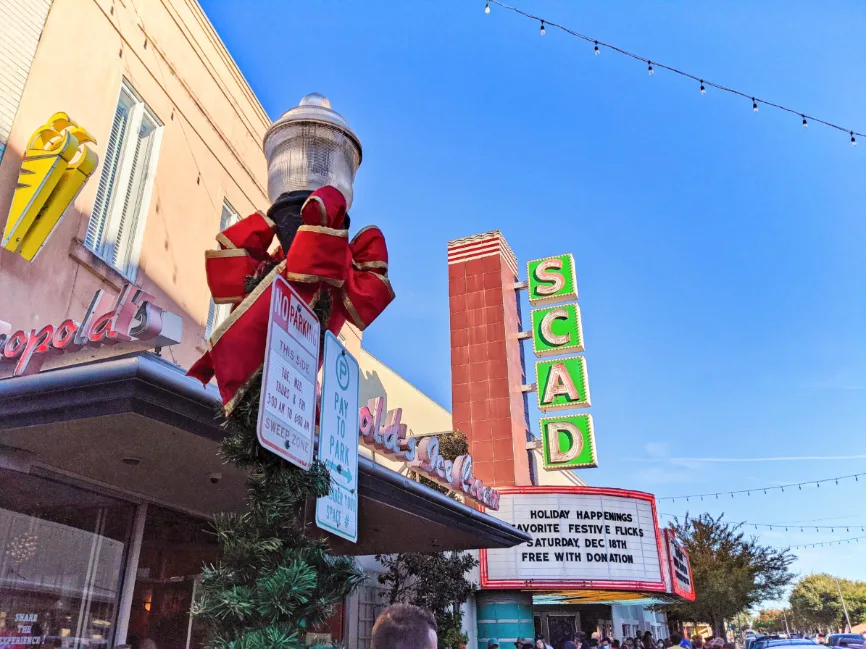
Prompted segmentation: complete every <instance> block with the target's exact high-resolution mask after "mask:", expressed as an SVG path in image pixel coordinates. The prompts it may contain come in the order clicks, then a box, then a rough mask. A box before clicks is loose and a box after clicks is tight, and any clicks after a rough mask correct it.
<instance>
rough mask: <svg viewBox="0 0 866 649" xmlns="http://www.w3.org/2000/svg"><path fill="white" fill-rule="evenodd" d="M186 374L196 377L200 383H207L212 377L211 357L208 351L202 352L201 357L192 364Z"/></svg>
mask: <svg viewBox="0 0 866 649" xmlns="http://www.w3.org/2000/svg"><path fill="white" fill-rule="evenodd" d="M186 375H187V376H191V377H193V378H195V379H198V380H199V381H201V382H202V385H207V384H208V383H209V382H210V380H211V379H212V378H213V377H214V369H213V359H211V355H210V352H209V351H208V352H205V353H204V354H202V357H201V358H200V359H198V360H197V361H196V362H195V363H193V364H192V367H190V368H189V371H188V372H187V373H186Z"/></svg>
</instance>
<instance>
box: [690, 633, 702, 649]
mask: <svg viewBox="0 0 866 649" xmlns="http://www.w3.org/2000/svg"><path fill="white" fill-rule="evenodd" d="M692 646H694V647H703V646H704V638H703V636H699V635H697V634H695V635H694V636H692Z"/></svg>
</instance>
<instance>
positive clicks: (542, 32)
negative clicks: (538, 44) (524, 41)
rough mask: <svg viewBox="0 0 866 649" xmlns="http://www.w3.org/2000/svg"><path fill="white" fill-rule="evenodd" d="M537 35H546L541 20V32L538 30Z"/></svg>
mask: <svg viewBox="0 0 866 649" xmlns="http://www.w3.org/2000/svg"><path fill="white" fill-rule="evenodd" d="M539 33H540V34H541V35H542V36H544V34H545V33H546V32H545V31H544V21H543V20H542V21H541V30H540V32H539Z"/></svg>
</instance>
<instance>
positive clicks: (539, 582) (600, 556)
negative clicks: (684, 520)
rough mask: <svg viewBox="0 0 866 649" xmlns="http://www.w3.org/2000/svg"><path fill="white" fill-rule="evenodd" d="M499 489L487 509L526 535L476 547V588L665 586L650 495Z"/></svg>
mask: <svg viewBox="0 0 866 649" xmlns="http://www.w3.org/2000/svg"><path fill="white" fill-rule="evenodd" d="M500 491H501V493H502V497H501V499H500V503H499V511H498V512H492V514H493V515H494V516H496V517H497V518H500V519H502V520H504V521H505V522H507V523H510V524H512V525H514V526H515V527H517V528H518V529H520V530H522V531H524V532H528V533H529V534H531V535H532V541H530V542H529V543H526V544H523V545H519V546H517V547H513V548H507V549H496V550H486V551H485V550H482V551H481V587H482V588H490V589H494V588H501V589H519V588H527V589H531V588H544V589H582V588H597V589H610V590H630V591H653V592H664V591H665V590H666V583H665V576H664V573H663V570H664V568H665V566H664V564H663V561H662V557H663V556H665V555H664V553H663V552H662V537H661V534H660V532H659V528H658V522H657V521H658V518H657V515H656V507H655V499H654V497H653V496H652V495H651V494H646V493H642V492H635V491H625V490H621V489H606V488H597V487H514V488H509V489H500Z"/></svg>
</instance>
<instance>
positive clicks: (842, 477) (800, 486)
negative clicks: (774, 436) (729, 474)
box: [658, 472, 866, 500]
mask: <svg viewBox="0 0 866 649" xmlns="http://www.w3.org/2000/svg"><path fill="white" fill-rule="evenodd" d="M861 475H866V472H864V473H852V474H849V475H840V476H836V477H835V478H823V479H821V480H814V481H809V482H792V483H790V484H784V485H777V486H767V487H759V488H758V489H754V491H763V492H764V494H767V493H768V492H770V491H773V490H774V489H778V490H780V491H781V492H782V493H785V488H786V487H788V488H790V487H797V489H798V490H799V491H802V490H803V486H804V485H805V486H809V485H811V484H814V485H815V486H816V487H817V488H819V489H820V488H821V483H824V482H834V483H836V484H837V485H838V484H839V481H840V480H847V479H848V478H854V480H855V481H856V482H860V476H861ZM752 491H753V490H752V489H735V490H733V491H720V492H718V493H703V494H688V495H682V496H664V497H661V498H658V500H674V499H675V498H679V499H680V500H685V499H686V498H701V500H703V497H704V496H715V497H716V500H718V499H719V496H720V495H721V496H731V497H732V498H733V497H734V495H735V494H748V495H751V494H752Z"/></svg>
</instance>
